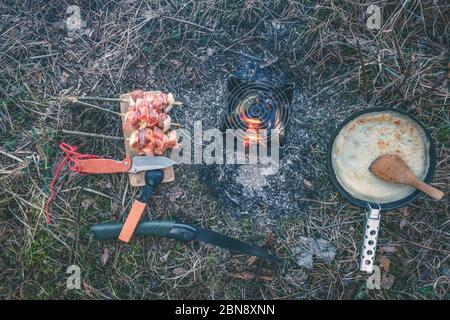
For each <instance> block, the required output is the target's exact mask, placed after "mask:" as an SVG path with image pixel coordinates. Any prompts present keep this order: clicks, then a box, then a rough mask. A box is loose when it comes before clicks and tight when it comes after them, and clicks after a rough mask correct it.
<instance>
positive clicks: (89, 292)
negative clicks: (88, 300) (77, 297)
mask: <svg viewBox="0 0 450 320" xmlns="http://www.w3.org/2000/svg"><path fill="white" fill-rule="evenodd" d="M83 290H84V292H85V293H86V294H87V295H88V296H89V297H92V289H91V287H90V286H89V285H88V283H87V282H86V280H83Z"/></svg>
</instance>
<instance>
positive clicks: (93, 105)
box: [66, 97, 124, 116]
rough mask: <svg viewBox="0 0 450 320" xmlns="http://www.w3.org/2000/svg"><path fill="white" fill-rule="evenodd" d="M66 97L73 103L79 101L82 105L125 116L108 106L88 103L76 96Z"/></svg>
mask: <svg viewBox="0 0 450 320" xmlns="http://www.w3.org/2000/svg"><path fill="white" fill-rule="evenodd" d="M66 99H67V100H69V101H70V102H72V103H78V104H81V105H82V106H86V107H90V108H94V109H97V110H100V111H104V112H109V113H112V114H115V115H117V116H124V114H122V113H120V112H117V111H113V110H109V109H106V108H103V107H100V106H97V105H95V104H92V103H87V102H84V101H80V100H78V98H76V97H67V98H66Z"/></svg>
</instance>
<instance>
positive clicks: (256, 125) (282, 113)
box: [220, 76, 294, 147]
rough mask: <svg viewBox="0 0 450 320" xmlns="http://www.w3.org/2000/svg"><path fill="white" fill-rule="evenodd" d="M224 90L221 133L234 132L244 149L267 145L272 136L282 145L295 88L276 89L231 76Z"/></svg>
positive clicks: (286, 86) (281, 87) (270, 85)
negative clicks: (225, 94) (224, 101)
mask: <svg viewBox="0 0 450 320" xmlns="http://www.w3.org/2000/svg"><path fill="white" fill-rule="evenodd" d="M227 88H228V92H227V99H226V100H227V105H226V112H225V115H224V117H223V121H222V124H221V127H220V130H221V131H222V132H225V131H226V130H227V129H233V130H234V132H235V136H236V138H237V139H238V141H241V142H242V143H243V144H244V145H245V146H246V147H249V146H250V145H252V144H266V143H268V144H269V143H270V141H271V139H272V138H274V137H275V136H277V137H278V138H279V143H280V145H284V143H285V139H286V135H285V132H286V127H287V123H288V118H289V112H290V104H291V102H292V96H293V89H294V85H293V84H286V85H282V86H275V85H273V84H270V83H268V82H263V81H259V82H256V81H244V80H241V79H239V78H237V77H235V76H230V77H229V78H228V83H227Z"/></svg>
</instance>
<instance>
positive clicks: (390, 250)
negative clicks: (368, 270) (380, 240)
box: [380, 244, 397, 253]
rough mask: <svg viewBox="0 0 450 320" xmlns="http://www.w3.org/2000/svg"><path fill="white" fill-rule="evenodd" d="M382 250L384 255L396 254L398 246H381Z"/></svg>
mask: <svg viewBox="0 0 450 320" xmlns="http://www.w3.org/2000/svg"><path fill="white" fill-rule="evenodd" d="M380 250H381V252H382V253H396V252H397V246H396V245H389V244H386V245H383V246H380Z"/></svg>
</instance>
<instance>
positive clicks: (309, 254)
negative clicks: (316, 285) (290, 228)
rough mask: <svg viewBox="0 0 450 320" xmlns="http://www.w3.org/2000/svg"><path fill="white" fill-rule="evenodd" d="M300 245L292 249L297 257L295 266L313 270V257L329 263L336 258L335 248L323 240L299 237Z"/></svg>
mask: <svg viewBox="0 0 450 320" xmlns="http://www.w3.org/2000/svg"><path fill="white" fill-rule="evenodd" d="M299 242H300V244H299V245H298V246H297V247H295V248H294V249H293V252H294V254H296V256H297V264H298V265H299V266H301V267H305V268H307V269H312V268H313V256H314V255H315V256H316V257H317V258H318V259H320V260H323V261H325V262H327V263H330V262H331V261H333V260H334V257H335V256H336V247H335V246H334V245H333V244H332V243H331V242H330V241H327V240H325V239H318V240H316V239H313V238H309V237H299Z"/></svg>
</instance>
